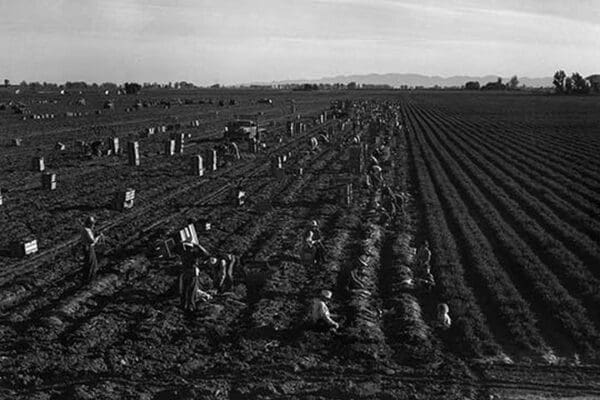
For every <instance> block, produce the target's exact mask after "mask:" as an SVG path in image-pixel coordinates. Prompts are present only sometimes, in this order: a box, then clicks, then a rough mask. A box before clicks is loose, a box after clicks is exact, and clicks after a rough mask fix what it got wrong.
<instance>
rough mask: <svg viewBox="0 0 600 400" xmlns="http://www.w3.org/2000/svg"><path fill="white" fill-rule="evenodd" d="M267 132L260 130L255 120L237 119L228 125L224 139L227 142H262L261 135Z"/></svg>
mask: <svg viewBox="0 0 600 400" xmlns="http://www.w3.org/2000/svg"><path fill="white" fill-rule="evenodd" d="M265 131H266V130H265V129H264V128H259V127H258V124H257V123H256V121H255V120H252V119H236V120H234V121H230V122H228V123H227V126H226V127H225V133H224V134H223V137H224V138H225V139H226V140H230V141H235V140H249V139H250V140H253V139H254V140H257V141H260V139H261V134H262V133H264V132H265Z"/></svg>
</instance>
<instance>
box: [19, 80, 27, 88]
mask: <svg viewBox="0 0 600 400" xmlns="http://www.w3.org/2000/svg"><path fill="white" fill-rule="evenodd" d="M19 86H20V87H21V88H22V89H26V88H27V82H26V81H21V83H19Z"/></svg>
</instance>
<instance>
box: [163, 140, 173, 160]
mask: <svg viewBox="0 0 600 400" xmlns="http://www.w3.org/2000/svg"><path fill="white" fill-rule="evenodd" d="M174 154H175V140H173V139H171V140H167V141H166V142H165V155H166V156H172V155H174Z"/></svg>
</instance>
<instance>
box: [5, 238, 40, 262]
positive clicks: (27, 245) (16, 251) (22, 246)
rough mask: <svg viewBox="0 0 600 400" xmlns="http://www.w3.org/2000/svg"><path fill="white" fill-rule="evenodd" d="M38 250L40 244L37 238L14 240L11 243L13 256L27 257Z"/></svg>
mask: <svg viewBox="0 0 600 400" xmlns="http://www.w3.org/2000/svg"><path fill="white" fill-rule="evenodd" d="M37 252H38V244H37V240H36V239H29V240H24V241H14V242H11V244H10V253H11V255H12V256H13V257H20V258H22V257H25V256H27V255H30V254H34V253H37Z"/></svg>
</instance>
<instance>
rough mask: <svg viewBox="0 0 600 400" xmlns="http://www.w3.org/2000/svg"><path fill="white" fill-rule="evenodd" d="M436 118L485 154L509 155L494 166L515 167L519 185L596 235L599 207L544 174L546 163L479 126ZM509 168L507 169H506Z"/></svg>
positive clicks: (572, 222) (499, 156) (582, 230)
mask: <svg viewBox="0 0 600 400" xmlns="http://www.w3.org/2000/svg"><path fill="white" fill-rule="evenodd" d="M433 115H439V114H437V113H436V114H433ZM440 120H441V121H444V122H443V123H444V124H445V126H446V127H448V128H449V129H452V130H453V131H454V132H456V133H457V135H459V136H460V137H465V138H468V139H469V142H470V143H471V144H477V145H479V146H481V147H482V148H485V149H486V150H487V151H488V153H489V154H493V155H494V158H495V159H498V160H506V158H507V156H509V157H510V163H508V162H506V161H503V162H500V163H496V166H497V167H498V168H502V169H505V170H506V169H508V168H512V169H513V170H517V171H519V173H520V174H519V176H517V175H515V174H512V173H511V176H513V178H514V179H517V180H518V181H519V184H520V185H522V187H523V188H527V189H528V190H529V192H530V193H531V194H532V195H534V196H535V197H536V198H538V199H539V200H540V201H543V202H545V203H547V204H548V205H549V206H551V207H552V208H553V209H554V210H556V211H557V213H559V214H560V216H561V217H562V218H563V219H564V220H565V221H567V222H568V223H570V224H571V225H572V226H573V227H575V228H576V229H578V230H580V231H581V232H583V233H585V234H587V235H588V236H590V237H591V238H592V239H595V238H597V235H598V232H599V231H600V225H599V224H598V222H597V221H596V218H598V216H600V209H599V208H598V207H597V206H596V205H594V204H592V203H591V202H590V201H589V197H588V198H583V197H582V196H580V195H578V194H576V193H574V188H573V187H572V186H571V187H567V186H565V185H564V181H562V180H561V181H556V180H554V179H553V178H549V177H547V176H546V173H547V169H546V167H543V166H539V165H538V164H535V162H534V161H532V160H529V159H528V158H527V157H525V156H519V155H518V154H514V153H512V152H511V151H510V150H507V149H505V148H504V147H503V146H504V145H503V143H502V141H500V140H498V139H496V138H494V137H493V135H484V134H483V133H481V131H480V129H481V128H479V129H478V128H476V127H475V128H474V127H471V126H467V125H466V124H465V123H462V121H460V120H455V119H450V118H448V119H445V118H443V116H441V117H440ZM458 126H460V127H461V128H462V129H460V131H458V130H457V127H458ZM509 172H510V171H507V173H509ZM566 199H569V200H566ZM590 217H592V218H590Z"/></svg>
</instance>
